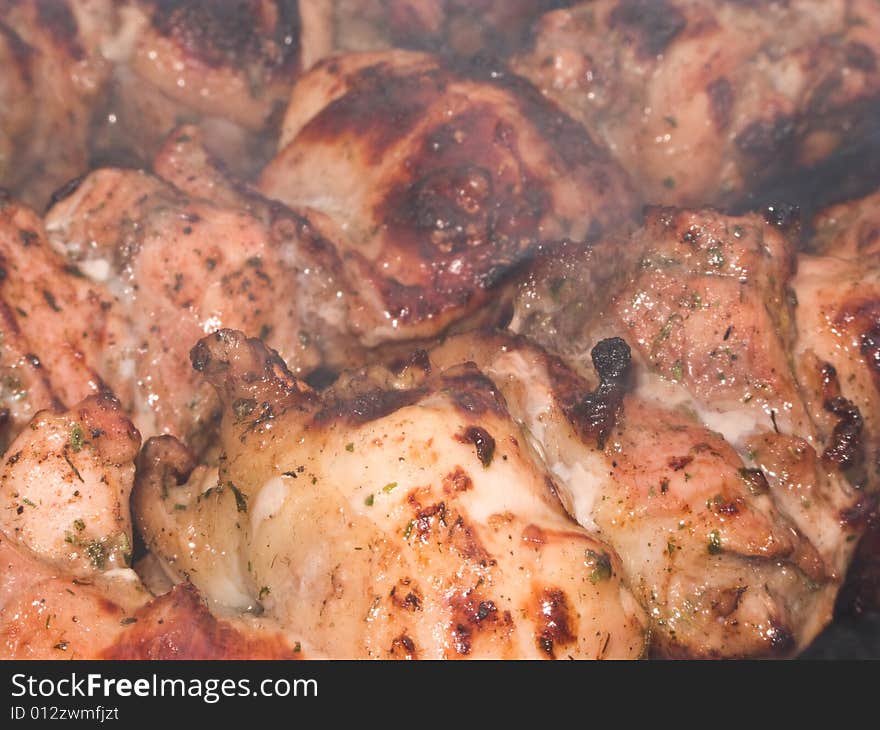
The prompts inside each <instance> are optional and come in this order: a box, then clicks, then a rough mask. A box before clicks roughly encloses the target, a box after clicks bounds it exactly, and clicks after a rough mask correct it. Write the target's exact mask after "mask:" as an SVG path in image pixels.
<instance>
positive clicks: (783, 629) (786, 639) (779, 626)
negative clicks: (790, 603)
mask: <svg viewBox="0 0 880 730" xmlns="http://www.w3.org/2000/svg"><path fill="white" fill-rule="evenodd" d="M766 636H767V640H768V641H769V643H770V651H771V653H772V654H774V655H776V656H785V655H787V654H788V653H789V652H790V651H791V650H792V649H794V647H795V640H794V634H793V633H792V631H791V629H790V628H788V626H786V625H785V624H783V623H782V622H781V621H778V620H776V619H772V618H771V619H770V621H769V626H768V627H767V630H766Z"/></svg>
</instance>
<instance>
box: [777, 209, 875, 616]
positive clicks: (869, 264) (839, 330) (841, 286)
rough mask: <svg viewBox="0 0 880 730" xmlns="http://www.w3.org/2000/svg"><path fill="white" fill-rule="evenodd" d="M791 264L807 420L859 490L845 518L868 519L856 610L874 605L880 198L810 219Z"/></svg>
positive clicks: (855, 587) (856, 569)
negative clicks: (804, 242)
mask: <svg viewBox="0 0 880 730" xmlns="http://www.w3.org/2000/svg"><path fill="white" fill-rule="evenodd" d="M814 228H815V236H814V238H813V240H812V241H811V245H810V248H811V253H810V254H802V255H801V256H799V259H798V272H797V276H796V277H795V278H794V280H793V281H792V287H793V289H794V291H795V293H796V295H797V300H798V307H797V328H798V335H799V337H798V344H797V348H796V351H795V355H794V358H795V362H796V363H797V364H798V366H799V372H800V373H801V378H802V380H803V381H804V382H805V383H809V384H810V387H809V388H808V392H809V393H810V396H811V401H810V407H811V411H812V414H813V418H814V419H815V420H816V422H817V423H819V424H821V427H822V428H823V429H824V431H825V433H826V434H827V438H828V439H829V440H831V441H833V442H834V448H833V449H832V450H831V451H830V452H829V457H830V458H831V459H832V460H833V461H834V462H835V463H837V464H838V465H839V467H840V468H841V469H842V470H844V471H846V473H847V474H848V475H849V476H850V478H851V479H852V481H853V482H854V483H856V484H858V485H860V486H861V487H862V488H863V490H864V491H863V495H862V497H861V499H860V500H859V502H858V504H857V505H856V506H855V507H854V508H853V509H851V510H850V511H849V512H848V513H847V515H846V517H847V519H848V520H849V521H851V522H852V523H853V524H856V525H863V524H865V522H868V521H870V520H871V519H872V518H873V520H874V522H875V524H873V525H872V526H870V528H869V530H868V534H867V535H866V536H865V538H864V540H863V542H862V543H861V545H860V548H859V552H858V555H857V557H856V560H855V563H854V565H853V568H852V571H851V578H852V579H851V586H850V593H851V594H852V600H853V601H854V602H855V606H856V607H857V608H860V609H870V608H874V609H876V608H880V582H878V581H877V576H878V575H880V523H878V522H877V512H876V507H877V496H878V492H880V193H875V194H873V195H870V196H868V197H867V198H864V199H862V200H858V201H854V202H852V203H847V204H843V205H838V206H835V207H833V208H831V209H829V210H827V211H825V212H824V213H823V214H822V215H820V216H819V218H818V219H817V220H816V221H815V224H814Z"/></svg>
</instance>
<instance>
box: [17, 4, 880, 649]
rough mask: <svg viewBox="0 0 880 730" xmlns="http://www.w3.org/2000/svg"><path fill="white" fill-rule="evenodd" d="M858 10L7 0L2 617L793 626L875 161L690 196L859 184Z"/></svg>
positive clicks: (355, 639)
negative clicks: (756, 210) (800, 215)
mask: <svg viewBox="0 0 880 730" xmlns="http://www.w3.org/2000/svg"><path fill="white" fill-rule="evenodd" d="M878 39H880V6H878V4H877V2H876V1H875V0H830V1H828V2H823V1H821V0H748V1H734V0H594V1H592V2H580V3H572V2H568V1H567V0H510V1H509V2H501V1H500V0H476V1H475V2H464V1H463V0H426V1H425V2H413V0H364V2H354V1H352V0H233V1H232V2H214V1H213V0H195V1H194V2H181V1H180V0H121V1H120V2H111V0H57V1H53V2H49V1H48V0H0V188H8V189H9V192H8V193H7V192H5V191H4V190H0V453H2V462H0V658H36V659H40V658H135V659H137V658H160V659H161V658H303V657H305V656H308V657H313V656H315V657H317V656H321V657H331V658H355V657H357V658H367V657H371V658H400V659H412V658H480V657H495V658H569V657H570V658H636V657H640V656H643V655H645V654H651V655H655V656H660V657H698V658H727V657H783V656H792V655H794V654H796V653H798V652H800V651H802V650H803V649H804V648H805V647H806V646H808V645H809V644H810V642H811V641H812V640H813V638H814V637H815V636H816V635H817V634H818V633H819V632H820V631H821V630H822V629H823V627H825V626H826V625H827V624H828V622H829V621H830V620H831V617H832V611H833V609H834V606H835V601H837V603H838V607H840V606H845V605H847V604H848V603H853V602H854V604H855V606H856V608H857V609H858V610H875V609H876V608H877V607H880V589H878V585H880V509H878V501H880V499H878V495H880V420H878V418H880V305H878V302H880V274H878V271H880V259H878V257H880V193H875V194H874V195H871V196H868V197H866V198H864V199H862V200H855V201H849V202H846V203H844V204H842V205H837V206H835V207H833V208H831V209H828V210H826V211H824V212H822V214H821V215H820V216H819V217H818V218H816V219H815V220H814V221H811V222H810V223H809V224H808V225H807V226H805V229H804V230H803V231H801V230H800V228H799V224H798V222H797V216H796V214H795V211H794V209H793V208H791V207H790V206H786V205H781V206H780V205H774V206H772V207H771V208H769V209H767V210H765V211H764V214H763V215H760V214H748V215H741V216H732V215H725V214H722V213H721V212H719V211H718V210H716V209H713V208H707V207H705V206H710V205H715V206H724V208H725V209H726V210H742V209H745V208H746V207H750V208H753V207H755V203H754V202H753V201H755V200H767V199H771V198H772V199H774V200H778V199H780V198H779V192H780V191H781V192H783V193H784V195H783V199H787V200H789V201H791V202H799V203H801V204H806V205H807V206H808V209H810V210H814V209H817V208H820V207H821V206H822V205H824V204H825V203H823V202H821V201H822V200H842V199H845V198H846V196H848V195H852V194H853V193H852V192H851V191H852V190H853V189H855V188H857V187H858V185H854V183H858V184H860V185H861V186H862V187H861V188H860V189H861V190H864V189H865V188H864V185H866V184H870V185H876V180H871V177H872V176H873V175H874V173H873V172H872V170H873V167H872V164H869V163H868V162H866V163H865V164H862V156H865V155H867V154H869V153H871V154H873V153H875V152H876V148H877V124H876V120H877V118H878V114H880V68H878V63H880V58H878V55H877V54H878V52H880V40H878ZM403 49H412V50H403ZM353 50H356V51H359V52H356V53H351V52H350V51H353ZM431 53H435V54H437V55H431ZM333 54H338V55H333ZM499 59H500V60H499ZM504 59H507V60H504ZM273 155H274V157H273ZM852 162H856V163H857V164H856V165H855V167H857V168H858V170H853V169H845V168H852V167H853V165H852V164H851V163H852ZM127 166H130V167H132V168H140V167H143V168H144V169H126V168H127ZM874 166H875V165H874ZM147 168H148V169H149V171H147ZM819 173H821V174H819ZM825 175H833V176H834V177H833V178H826V177H824V176H825ZM774 196H775V197H774ZM18 201H24V203H27V204H29V205H31V206H35V207H36V208H37V209H40V210H42V209H43V207H44V206H45V205H46V203H47V202H48V203H49V205H48V212H47V213H46V217H45V220H40V218H39V216H38V215H37V214H36V213H34V212H33V211H32V210H31V209H29V208H28V207H26V206H25V205H24V204H22V203H20V202H18ZM749 201H752V202H749ZM644 202H647V203H651V204H654V205H655V206H657V207H649V208H646V209H645V210H644V211H642V216H641V217H639V218H638V219H637V218H636V215H635V214H636V213H637V212H638V206H639V205H640V204H641V203H644ZM658 204H659V205H667V206H668V205H676V206H680V207H679V208H672V207H659V205H658ZM639 226H640V227H639ZM441 338H443V339H441ZM196 343H197V344H196ZM194 345H195V347H194ZM270 348H271V349H270ZM141 434H143V436H144V437H146V438H147V443H146V445H145V446H144V447H143V448H141ZM130 495H131V500H130V499H129V497H130ZM132 522H134V523H135V525H136V529H137V532H138V533H139V537H140V538H142V539H141V540H136V539H134V536H133V534H132ZM859 540H861V542H860V543H859V542H858V541H859ZM144 547H146V551H145V550H144ZM857 550H858V552H856V551H857ZM854 552H855V554H856V557H855V562H854V563H853V555H854ZM132 563H134V565H133V564H132ZM851 563H853V564H852V565H851ZM848 569H850V583H849V586H848V587H844V588H843V591H844V593H843V596H842V599H841V598H840V597H839V596H838V594H839V593H840V591H841V587H842V586H843V582H844V579H845V577H846V573H847V570H848Z"/></svg>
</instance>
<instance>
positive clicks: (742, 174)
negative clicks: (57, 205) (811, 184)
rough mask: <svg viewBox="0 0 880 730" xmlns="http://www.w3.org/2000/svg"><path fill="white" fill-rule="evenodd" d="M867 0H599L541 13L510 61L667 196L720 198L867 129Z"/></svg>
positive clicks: (645, 187)
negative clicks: (528, 45) (525, 45)
mask: <svg viewBox="0 0 880 730" xmlns="http://www.w3.org/2000/svg"><path fill="white" fill-rule="evenodd" d="M878 39H880V13H878V9H877V4H876V3H875V2H873V0H832V1H831V2H828V1H827V0H792V1H791V2H776V1H775V0H757V1H756V2H733V1H731V0H597V2H585V3H581V4H579V5H577V6H575V7H572V8H569V9H562V10H557V11H554V12H552V13H549V14H548V15H546V16H545V17H544V18H543V19H542V20H541V21H540V23H539V25H538V27H537V28H536V31H535V39H534V45H533V48H532V49H530V50H529V51H527V52H524V53H523V54H521V55H520V56H519V57H518V58H517V59H516V61H515V62H514V64H513V67H514V69H515V70H516V71H517V72H518V73H521V74H523V75H525V76H527V77H528V78H530V79H531V80H532V81H534V82H535V84H537V85H538V86H539V87H540V88H541V90H542V91H543V92H544V93H545V94H546V95H547V96H549V97H550V98H552V99H554V100H556V101H557V102H559V103H560V104H561V105H562V106H563V108H565V109H566V110H567V111H568V112H569V113H570V114H572V115H573V116H575V117H576V118H578V119H580V120H581V121H583V122H584V123H585V124H586V125H587V127H588V128H589V129H590V130H591V131H592V132H593V133H594V134H596V135H597V136H598V137H599V138H600V139H603V140H604V141H605V142H606V143H607V144H608V145H609V146H610V147H611V149H612V150H613V151H614V154H615V156H616V157H617V158H618V159H619V160H620V162H621V164H623V166H624V167H625V168H626V169H627V170H628V171H629V172H630V174H631V175H632V177H633V179H634V180H636V181H638V183H639V185H640V190H641V192H642V193H643V196H644V198H645V199H646V200H647V201H648V202H651V203H661V204H666V205H686V206H687V205H706V204H709V205H711V204H716V205H717V204H726V203H730V202H733V201H735V200H737V199H738V198H740V197H742V195H743V193H744V192H745V191H747V190H749V189H750V188H752V187H755V186H758V185H760V184H762V183H763V182H765V181H767V179H768V178H770V177H773V176H776V175H780V174H785V175H788V176H789V178H792V177H794V176H795V175H797V174H798V170H799V169H801V168H805V167H810V166H812V165H814V164H816V163H818V162H820V161H822V160H825V159H827V158H828V157H829V156H831V155H832V154H834V153H835V152H837V151H840V150H841V149H842V148H845V147H849V146H853V145H857V144H858V143H859V141H860V139H861V138H863V137H865V136H866V135H875V134H876V128H877V127H876V119H877V110H878V94H880V64H878V54H880V41H878Z"/></svg>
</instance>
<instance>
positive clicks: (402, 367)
mask: <svg viewBox="0 0 880 730" xmlns="http://www.w3.org/2000/svg"><path fill="white" fill-rule="evenodd" d="M388 369H389V370H390V371H391V372H392V373H394V374H395V375H403V374H404V373H405V372H407V371H410V370H420V371H421V372H422V373H424V374H425V375H430V374H431V358H430V357H429V356H428V351H427V350H422V349H418V350H414V351H413V352H411V353H410V355H409V357H406V358H401V359H399V360H394V361H393V362H391V363H390V364H389V365H388Z"/></svg>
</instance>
